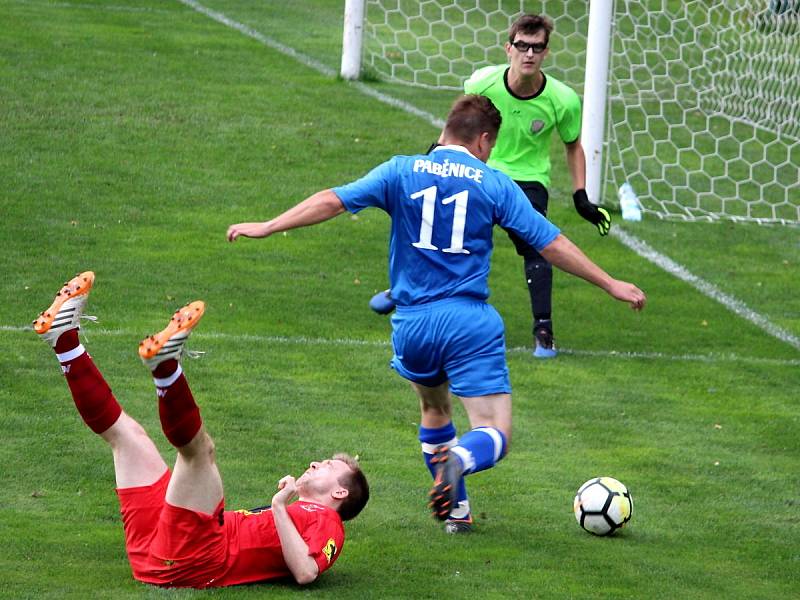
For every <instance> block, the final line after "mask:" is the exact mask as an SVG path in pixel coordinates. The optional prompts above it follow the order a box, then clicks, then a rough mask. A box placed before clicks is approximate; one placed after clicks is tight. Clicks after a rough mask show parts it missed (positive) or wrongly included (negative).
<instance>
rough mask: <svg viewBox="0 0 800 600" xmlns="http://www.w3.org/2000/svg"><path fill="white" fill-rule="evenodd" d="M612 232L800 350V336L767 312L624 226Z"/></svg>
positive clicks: (656, 262)
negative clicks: (657, 248)
mask: <svg viewBox="0 0 800 600" xmlns="http://www.w3.org/2000/svg"><path fill="white" fill-rule="evenodd" d="M611 233H612V234H613V235H614V237H616V238H617V239H618V240H619V241H620V242H621V243H622V244H624V245H625V246H627V247H628V248H630V249H631V250H633V251H634V252H636V254H638V255H639V256H641V257H642V258H645V259H647V260H649V261H650V262H652V263H653V264H655V265H656V266H658V267H660V268H662V269H663V270H665V271H666V272H667V273H669V274H670V275H674V276H675V277H677V278H678V279H680V280H682V281H685V282H686V283H688V284H689V285H691V286H692V287H694V288H695V289H697V290H698V291H699V292H701V293H702V294H704V295H706V296H708V297H709V298H711V299H713V300H716V301H717V302H719V303H720V304H722V306H724V307H725V308H727V309H728V310H729V311H731V312H732V313H735V314H737V315H739V316H740V317H742V318H743V319H746V320H748V321H750V322H751V323H753V324H754V325H755V326H756V327H758V328H759V329H761V330H763V331H766V332H767V333H768V334H770V335H772V336H775V337H776V338H778V339H779V340H781V341H782V342H786V343H787V344H789V345H790V346H794V347H795V348H797V349H798V350H800V338H798V337H797V336H795V335H792V334H791V333H789V332H788V331H786V330H785V329H782V328H780V327H778V326H777V325H775V324H774V323H773V322H771V321H770V320H769V319H767V318H766V317H764V316H763V315H761V314H759V313H757V312H756V311H754V310H753V309H751V308H750V307H748V306H747V305H746V304H745V303H744V302H742V301H741V300H739V299H738V298H734V297H733V296H731V295H730V294H726V293H725V292H723V291H722V290H720V289H719V288H718V287H717V286H715V285H714V284H713V283H709V282H708V281H706V280H704V279H701V278H700V277H698V276H697V275H694V274H692V273H690V272H689V271H688V270H687V269H686V267H684V266H682V265H679V264H678V263H676V262H675V261H674V260H672V259H671V258H669V257H668V256H664V255H663V254H661V253H660V252H657V251H656V250H654V249H653V248H651V247H650V246H649V245H648V244H647V243H646V242H644V241H642V240H640V239H639V238H637V237H635V236H633V235H631V234H630V233H628V232H627V231H625V230H624V229H620V228H616V229H612V230H611Z"/></svg>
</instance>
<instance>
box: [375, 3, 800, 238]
mask: <svg viewBox="0 0 800 600" xmlns="http://www.w3.org/2000/svg"><path fill="white" fill-rule="evenodd" d="M588 6H589V3H588V2H564V1H563V0H558V1H556V0H541V1H539V2H528V1H523V0H366V7H365V22H364V57H363V65H364V69H365V71H366V73H368V74H372V75H374V76H376V77H379V78H381V79H384V80H388V81H393V82H399V83H404V84H408V85H414V86H421V87H428V88H436V89H447V90H453V91H454V92H455V91H457V90H461V89H462V84H463V81H464V80H465V79H466V78H467V77H469V75H470V74H471V73H472V72H473V71H474V70H475V69H476V68H478V67H481V66H485V65H488V64H501V63H504V62H505V61H506V57H505V53H504V51H503V49H502V47H503V43H504V42H505V41H506V40H507V32H508V28H509V25H510V23H511V22H512V21H513V20H514V19H515V18H516V17H517V16H518V15H520V14H521V13H523V12H538V13H544V14H547V15H548V16H550V17H551V18H552V19H553V20H554V22H555V32H554V35H553V36H552V38H551V44H550V48H551V50H550V56H549V58H548V59H547V61H546V63H545V72H547V73H550V74H551V75H553V76H554V77H556V78H558V79H560V80H562V81H564V82H565V83H567V84H568V85H570V86H571V87H573V88H574V89H575V90H576V91H578V93H582V92H583V81H584V69H585V63H586V41H587V40H586V35H587V30H588V21H589V15H588ZM611 48H612V53H611V57H610V64H609V78H608V102H607V118H606V132H605V140H606V143H605V149H604V157H605V167H604V173H605V179H604V185H603V186H602V188H601V189H602V196H603V199H604V202H605V203H606V204H613V203H614V202H616V190H617V189H618V188H619V186H620V185H621V184H622V183H624V182H625V181H628V182H629V183H630V184H631V185H632V187H633V189H634V191H635V192H636V193H637V195H638V197H639V200H640V202H641V204H642V206H643V208H644V211H645V213H646V214H651V215H655V216H659V217H662V218H679V219H686V220H701V219H704V220H714V219H733V220H743V221H756V222H761V223H784V224H800V108H799V107H800V0H722V1H719V2H708V1H707V0H688V1H677V0H616V2H615V5H614V17H613V23H612V40H611Z"/></svg>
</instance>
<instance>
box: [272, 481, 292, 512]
mask: <svg viewBox="0 0 800 600" xmlns="http://www.w3.org/2000/svg"><path fill="white" fill-rule="evenodd" d="M296 495H297V487H296V486H295V483H294V477H292V476H291V475H286V476H285V477H283V478H282V479H281V480H280V481H279V482H278V492H277V493H276V494H275V495H274V496H273V497H272V505H273V506H275V505H276V504H281V505H283V506H286V505H287V504H289V501H290V500H291V499H292V498H294V497H295V496H296Z"/></svg>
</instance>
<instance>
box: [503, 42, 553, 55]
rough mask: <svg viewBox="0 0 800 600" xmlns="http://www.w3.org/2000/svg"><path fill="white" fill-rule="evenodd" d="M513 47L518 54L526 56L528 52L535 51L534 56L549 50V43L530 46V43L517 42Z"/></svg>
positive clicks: (535, 43) (537, 43) (536, 43)
mask: <svg viewBox="0 0 800 600" xmlns="http://www.w3.org/2000/svg"><path fill="white" fill-rule="evenodd" d="M511 45H512V46H514V48H516V49H517V51H518V52H522V54H525V53H526V52H527V51H528V50H533V53H534V54H541V53H542V52H544V51H545V50H547V42H534V43H533V44H529V43H528V42H523V41H522V40H517V41H516V42H514V43H513V44H511Z"/></svg>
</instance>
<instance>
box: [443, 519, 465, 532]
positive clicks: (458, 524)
mask: <svg viewBox="0 0 800 600" xmlns="http://www.w3.org/2000/svg"><path fill="white" fill-rule="evenodd" d="M444 531H445V533H452V534H459V533H470V532H471V531H472V517H467V518H466V519H447V521H445V523H444Z"/></svg>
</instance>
